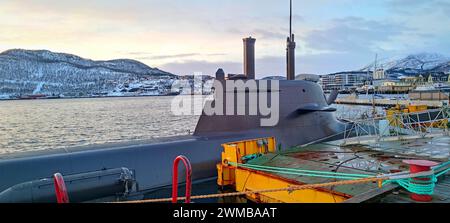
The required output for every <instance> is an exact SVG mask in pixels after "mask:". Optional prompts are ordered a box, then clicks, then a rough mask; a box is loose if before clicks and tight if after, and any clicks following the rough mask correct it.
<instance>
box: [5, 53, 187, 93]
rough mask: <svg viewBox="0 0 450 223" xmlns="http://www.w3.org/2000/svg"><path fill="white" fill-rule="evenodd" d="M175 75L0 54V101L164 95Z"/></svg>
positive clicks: (57, 56)
mask: <svg viewBox="0 0 450 223" xmlns="http://www.w3.org/2000/svg"><path fill="white" fill-rule="evenodd" d="M176 79H178V76H176V75H173V74H171V73H168V72H165V71H162V70H159V69H157V68H151V67H149V66H147V65H145V64H143V63H140V62H138V61H135V60H128V59H121V60H110V61H93V60H89V59H83V58H81V57H78V56H75V55H71V54H64V53H53V52H50V51H46V50H37V51H31V50H21V49H15V50H8V51H5V52H3V53H1V54H0V98H6V97H19V96H23V95H31V94H34V95H35V94H45V95H58V96H59V95H64V96H72V97H79V96H92V95H117V96H122V95H126V94H128V93H129V94H137V93H140V94H164V93H167V91H169V90H170V86H171V83H172V82H173V81H174V80H176Z"/></svg>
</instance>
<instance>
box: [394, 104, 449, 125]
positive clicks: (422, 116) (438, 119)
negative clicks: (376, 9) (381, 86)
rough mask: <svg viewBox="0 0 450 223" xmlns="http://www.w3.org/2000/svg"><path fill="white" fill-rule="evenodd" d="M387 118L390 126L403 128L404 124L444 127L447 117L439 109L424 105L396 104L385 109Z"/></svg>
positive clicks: (446, 123)
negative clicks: (405, 105)
mask: <svg viewBox="0 0 450 223" xmlns="http://www.w3.org/2000/svg"><path fill="white" fill-rule="evenodd" d="M386 115H387V120H388V121H389V124H390V125H391V126H395V127H400V128H405V127H406V125H408V126H411V127H414V128H427V127H434V128H445V127H447V125H448V119H446V118H445V117H444V116H443V113H442V112H441V110H439V109H434V110H432V109H428V106H426V105H409V106H408V107H404V106H401V105H396V106H395V107H393V108H391V109H387V110H386Z"/></svg>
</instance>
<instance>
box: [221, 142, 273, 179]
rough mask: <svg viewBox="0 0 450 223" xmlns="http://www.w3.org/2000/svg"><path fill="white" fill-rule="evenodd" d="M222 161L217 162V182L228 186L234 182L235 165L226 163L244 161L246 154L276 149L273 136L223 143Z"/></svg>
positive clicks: (263, 152) (264, 152) (265, 152)
mask: <svg viewBox="0 0 450 223" xmlns="http://www.w3.org/2000/svg"><path fill="white" fill-rule="evenodd" d="M222 147H223V152H222V163H220V164H217V170H218V173H219V174H218V178H217V184H218V185H220V186H230V185H235V184H236V169H237V168H236V167H233V166H231V165H228V163H229V162H232V163H244V162H245V159H243V158H244V157H246V156H252V155H254V156H258V155H260V154H267V153H269V152H271V153H273V152H275V151H276V145H275V138H273V137H269V138H261V139H253V140H247V141H240V142H232V143H227V144H223V145H222Z"/></svg>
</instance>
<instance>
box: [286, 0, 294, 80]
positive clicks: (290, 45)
mask: <svg viewBox="0 0 450 223" xmlns="http://www.w3.org/2000/svg"><path fill="white" fill-rule="evenodd" d="M289 3H290V5H289V37H288V38H287V47H286V79H287V80H295V38H294V34H293V33H292V0H290V1H289Z"/></svg>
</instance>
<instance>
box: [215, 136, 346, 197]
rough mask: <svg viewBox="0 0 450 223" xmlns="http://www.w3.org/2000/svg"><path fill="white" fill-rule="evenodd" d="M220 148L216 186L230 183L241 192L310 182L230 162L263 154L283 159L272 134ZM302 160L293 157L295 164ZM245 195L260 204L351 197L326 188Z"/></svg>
mask: <svg viewBox="0 0 450 223" xmlns="http://www.w3.org/2000/svg"><path fill="white" fill-rule="evenodd" d="M222 147H223V152H222V162H221V163H219V164H217V171H218V178H217V183H218V185H219V186H230V187H232V188H233V189H234V190H236V191H238V192H244V191H258V190H264V189H277V188H286V187H289V186H296V185H304V184H307V183H312V182H300V181H298V179H293V178H289V177H287V176H280V175H277V174H271V173H267V172H263V171H256V170H251V169H247V168H245V167H241V166H238V165H230V164H242V163H246V160H248V159H255V158H259V157H260V156H264V157H261V158H263V159H266V158H269V159H270V157H271V155H272V156H275V157H277V159H280V158H282V157H283V156H282V155H281V154H275V153H276V152H277V151H276V150H277V149H276V142H275V138H273V137H268V138H261V139H253V140H247V141H240V142H232V143H227V144H223V145H222ZM264 154H265V155H264ZM274 160H276V159H274ZM288 162H290V161H289V160H288V159H286V160H284V161H282V162H281V165H283V164H286V165H291V164H289V163H288ZM301 162H302V161H300V162H297V161H295V160H294V163H296V164H297V165H300V166H303V165H304V164H303V163H301ZM246 196H247V199H249V200H252V201H255V202H262V203H338V202H342V201H345V200H346V199H348V198H350V197H351V196H349V195H347V194H345V193H340V192H338V191H335V190H331V189H325V188H316V189H304V190H296V191H279V192H270V193H258V194H247V195H246Z"/></svg>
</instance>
